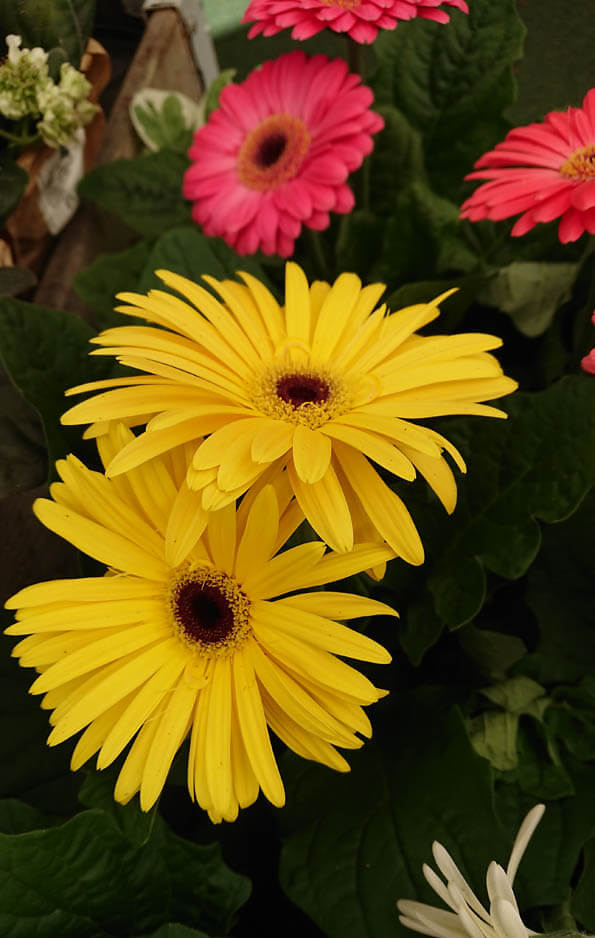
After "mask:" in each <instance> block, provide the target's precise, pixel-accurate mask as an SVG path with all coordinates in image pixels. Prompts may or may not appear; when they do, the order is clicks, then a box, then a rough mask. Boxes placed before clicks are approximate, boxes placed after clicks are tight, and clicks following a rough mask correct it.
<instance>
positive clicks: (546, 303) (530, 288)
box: [479, 261, 578, 338]
mask: <svg viewBox="0 0 595 938" xmlns="http://www.w3.org/2000/svg"><path fill="white" fill-rule="evenodd" d="M577 272H578V264H550V263H531V262H525V261H515V262H514V263H512V264H509V266H508V267H503V268H501V269H500V270H499V271H498V272H497V273H496V275H495V276H494V277H492V278H491V279H490V280H488V281H487V283H486V284H485V286H484V288H483V290H482V291H481V293H480V296H479V299H480V302H482V303H486V304H487V305H488V306H495V307H496V308H497V309H499V310H501V311H502V312H503V313H508V315H509V316H511V317H512V319H513V321H514V324H515V326H516V327H517V329H518V330H519V332H522V333H523V335H527V336H530V337H531V338H533V337H534V336H537V335H541V334H542V333H543V332H545V330H546V329H548V328H549V326H550V324H551V322H552V319H553V318H554V314H555V312H556V310H557V309H558V308H559V307H560V306H561V305H562V304H563V303H565V302H566V301H567V300H568V299H569V298H570V296H571V294H572V284H573V283H574V281H575V279H576V275H577Z"/></svg>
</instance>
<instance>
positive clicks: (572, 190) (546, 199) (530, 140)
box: [461, 88, 595, 244]
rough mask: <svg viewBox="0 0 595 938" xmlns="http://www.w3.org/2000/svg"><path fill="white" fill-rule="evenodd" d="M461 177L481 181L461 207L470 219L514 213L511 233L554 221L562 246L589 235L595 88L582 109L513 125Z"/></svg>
mask: <svg viewBox="0 0 595 938" xmlns="http://www.w3.org/2000/svg"><path fill="white" fill-rule="evenodd" d="M465 178H466V179H487V180H488V182H484V183H483V184H482V185H480V186H479V188H478V189H476V191H475V192H474V193H473V195H471V196H470V197H469V198H468V199H467V200H466V201H465V202H464V203H463V205H462V206H461V216H462V217H463V218H468V219H469V220H470V221H481V220H482V219H484V218H489V219H491V220H492V221H500V220H501V219H504V218H512V217H513V216H514V215H520V217H519V219H518V220H517V221H516V222H515V224H514V226H513V228H512V231H511V234H512V235H513V236H515V237H517V236H520V235H524V234H526V233H527V232H528V231H530V230H531V229H532V228H534V227H535V225H537V224H541V223H545V222H551V221H553V220H554V219H557V218H559V219H560V223H559V225H558V238H559V239H560V241H561V242H562V243H563V244H566V243H567V242H570V241H576V240H577V239H578V238H580V236H581V235H582V234H583V233H584V232H585V231H587V232H589V234H595V88H592V89H591V90H590V91H589V92H587V94H586V95H585V99H584V101H583V104H582V107H580V108H576V107H571V108H568V110H567V111H566V112H559V111H552V112H551V113H550V114H548V115H547V116H546V118H545V121H544V122H543V123H539V124H537V123H536V124H528V125H527V126H526V127H516V128H515V129H514V130H511V131H510V132H509V133H508V134H507V135H506V138H505V139H504V140H503V141H502V143H499V144H497V145H496V147H495V148H494V149H493V150H491V151H490V152H489V153H485V154H484V155H483V156H482V157H481V159H479V160H478V161H477V163H476V164H475V170H474V171H473V172H472V173H469V175H468V176H466V177H465Z"/></svg>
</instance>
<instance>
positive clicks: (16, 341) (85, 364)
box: [0, 297, 113, 467]
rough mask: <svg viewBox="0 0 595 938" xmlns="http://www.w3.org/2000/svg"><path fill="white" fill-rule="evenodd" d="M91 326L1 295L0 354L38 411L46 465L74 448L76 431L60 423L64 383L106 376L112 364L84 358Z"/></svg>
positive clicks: (70, 384)
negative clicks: (43, 432)
mask: <svg viewBox="0 0 595 938" xmlns="http://www.w3.org/2000/svg"><path fill="white" fill-rule="evenodd" d="M92 335H94V333H93V330H92V329H91V328H90V327H89V326H88V325H87V324H86V323H84V322H83V321H82V319H79V318H78V316H74V315H73V314H72V313H67V312H64V311H63V310H58V309H47V308H46V307H43V306H37V305H36V304H34V303H26V302H25V301H23V300H15V299H9V298H7V297H3V298H0V357H1V358H2V360H3V361H4V365H5V367H6V370H7V372H8V374H9V376H10V378H11V379H12V381H13V382H14V384H15V385H16V387H17V388H18V389H19V390H20V392H21V394H22V395H23V397H24V398H25V400H27V401H28V402H29V403H30V404H32V405H33V407H35V409H36V410H37V411H38V413H39V414H40V416H41V419H42V422H43V427H44V431H45V435H46V440H47V445H48V450H49V461H50V467H53V463H54V461H55V460H56V459H58V458H60V457H62V456H64V455H65V454H66V453H67V452H70V451H71V450H72V449H75V448H76V447H77V445H78V444H79V439H80V431H79V430H78V429H76V428H75V429H67V428H65V427H61V426H60V423H59V420H60V415H61V414H62V413H63V412H64V411H65V410H66V408H67V401H66V400H65V398H64V391H65V389H66V388H69V387H72V386H73V385H75V384H78V383H81V382H83V381H92V380H93V379H96V378H102V377H105V376H106V374H108V373H109V371H110V370H111V369H112V367H113V365H112V364H111V363H107V362H105V361H102V360H101V359H97V358H88V357H87V356H88V352H89V351H90V348H91V347H90V346H89V344H88V342H89V339H90V338H91V336H92Z"/></svg>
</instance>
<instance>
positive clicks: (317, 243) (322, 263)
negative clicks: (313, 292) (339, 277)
mask: <svg viewBox="0 0 595 938" xmlns="http://www.w3.org/2000/svg"><path fill="white" fill-rule="evenodd" d="M308 240H309V242H310V249H311V255H312V259H313V261H314V266H315V268H316V270H317V271H318V275H319V277H320V279H321V280H328V279H329V270H328V263H327V260H326V254H325V250H324V245H323V243H322V238H321V236H320V232H319V231H313V229H312V228H308Z"/></svg>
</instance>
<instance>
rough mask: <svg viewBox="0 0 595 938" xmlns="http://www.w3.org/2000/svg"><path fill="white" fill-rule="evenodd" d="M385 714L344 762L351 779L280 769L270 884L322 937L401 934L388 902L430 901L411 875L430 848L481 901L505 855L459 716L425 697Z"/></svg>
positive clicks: (305, 768)
mask: <svg viewBox="0 0 595 938" xmlns="http://www.w3.org/2000/svg"><path fill="white" fill-rule="evenodd" d="M392 703H393V708H394V709H393V710H392V711H389V712H388V713H387V714H386V718H385V719H384V720H381V719H379V718H378V716H376V719H375V721H374V724H375V725H374V739H373V740H372V741H371V742H369V743H366V745H365V747H364V748H363V749H362V750H361V751H359V752H354V753H352V754H351V753H350V756H349V761H350V763H351V765H352V771H351V773H349V774H347V775H343V774H340V775H338V774H335V773H333V772H330V771H329V770H328V769H326V768H322V767H320V766H315V765H312V763H304V762H303V761H302V760H298V758H297V757H295V756H294V755H293V754H287V755H285V756H284V757H283V760H282V761H283V763H284V764H283V776H284V778H285V779H286V782H287V788H288V798H287V807H286V808H285V810H284V811H283V813H282V815H281V826H282V836H283V840H284V847H283V852H282V856H281V884H282V886H283V889H284V890H285V892H286V893H287V894H288V896H289V897H290V899H291V900H292V901H293V902H294V903H296V905H298V906H299V907H300V908H302V909H304V911H306V912H307V913H308V915H309V916H310V917H311V918H313V919H314V921H315V922H316V924H317V925H318V926H319V928H321V929H322V931H323V932H324V933H325V934H326V935H328V936H329V938H344V936H345V935H349V936H350V938H391V936H397V935H399V936H405V935H407V934H408V931H407V930H406V929H405V928H404V927H403V926H401V925H400V924H399V921H398V918H397V914H396V910H395V901H396V899H398V898H401V899H405V898H407V899H415V898H417V899H421V900H425V901H428V900H429V901H431V900H432V896H433V893H432V892H431V891H430V890H429V887H428V886H427V884H426V883H425V880H424V877H423V875H422V869H421V867H422V863H424V862H428V861H431V845H432V841H433V840H439V841H440V842H441V843H443V844H444V846H445V847H446V848H447V850H449V851H452V854H453V857H454V859H455V862H456V863H457V865H459V867H460V869H461V870H462V872H463V875H464V876H466V877H467V878H468V879H469V882H470V883H471V884H472V886H473V887H474V888H475V889H481V890H482V891H483V889H484V888H485V887H484V882H485V871H486V869H487V866H488V863H489V862H490V860H492V859H498V860H499V861H500V862H502V861H503V860H504V858H505V856H506V854H507V849H508V848H507V845H506V841H505V840H504V839H503V838H502V835H501V831H500V828H499V825H498V823H497V821H496V818H495V815H494V812H493V807H492V793H491V774H490V768H489V766H488V763H487V762H486V761H485V760H483V759H481V758H480V757H479V756H477V755H476V754H475V753H474V751H473V749H472V747H471V745H470V743H469V740H468V738H467V735H466V733H465V729H464V726H463V723H462V721H461V718H460V715H459V714H458V712H457V711H456V710H453V709H449V710H446V711H445V709H444V700H442V701H439V700H434V701H433V700H432V699H431V697H430V694H427V693H426V694H419V693H414V694H403V695H401V696H400V697H396V698H394V699H393V701H392ZM455 780H456V784H454V781H455ZM434 900H435V897H434Z"/></svg>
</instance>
